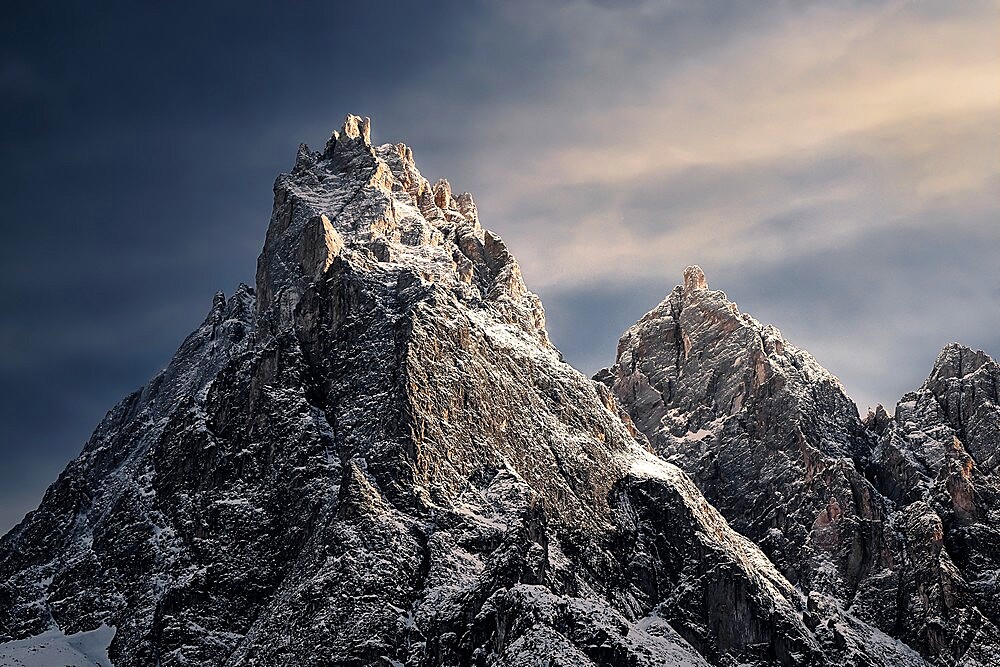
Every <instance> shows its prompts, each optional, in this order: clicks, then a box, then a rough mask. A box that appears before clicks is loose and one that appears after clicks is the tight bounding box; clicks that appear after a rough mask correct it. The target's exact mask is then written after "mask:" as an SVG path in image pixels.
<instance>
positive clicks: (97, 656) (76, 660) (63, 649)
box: [0, 625, 115, 667]
mask: <svg viewBox="0 0 1000 667" xmlns="http://www.w3.org/2000/svg"><path fill="white" fill-rule="evenodd" d="M114 637H115V628H114V627H109V626H107V625H102V626H101V627H99V628H97V629H96V630H90V631H88V632H78V633H76V634H73V635H67V634H64V633H63V631H62V630H59V629H58V628H55V629H52V630H48V631H46V632H43V633H42V634H40V635H37V636H35V637H29V638H28V639H20V640H17V641H13V642H7V643H6V644H0V667H53V666H54V665H58V666H59V667H112V665H111V660H110V659H109V658H108V647H109V646H110V645H111V640H112V639H114Z"/></svg>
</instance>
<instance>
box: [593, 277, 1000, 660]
mask: <svg viewBox="0 0 1000 667" xmlns="http://www.w3.org/2000/svg"><path fill="white" fill-rule="evenodd" d="M998 377H1000V373H998V367H997V364H996V363H995V362H993V361H992V360H990V359H989V358H988V357H987V356H986V355H985V354H984V353H982V352H972V351H971V350H968V349H967V348H963V347H961V346H958V345H951V346H948V347H947V348H945V350H944V352H942V353H941V356H940V357H939V358H938V361H937V364H936V365H935V368H934V371H933V372H932V373H931V376H930V378H929V379H928V380H927V382H926V383H925V385H924V386H923V387H922V388H921V389H920V390H918V391H917V392H915V393H913V394H908V395H907V396H905V397H904V398H903V401H902V402H901V403H900V404H899V405H898V406H897V409H896V415H895V417H894V418H891V417H889V416H888V415H887V414H886V413H885V410H884V409H883V408H881V407H879V408H878V410H877V411H876V412H874V413H872V414H871V415H869V416H868V417H867V418H866V419H865V420H864V421H862V420H861V418H860V417H859V415H858V412H857V408H856V406H855V405H854V403H853V402H852V401H851V400H850V398H849V397H848V396H847V394H846V392H845V391H844V388H843V387H842V385H841V384H840V382H839V381H838V380H837V378H835V377H834V376H833V375H831V374H830V373H829V372H828V371H826V370H825V369H824V368H823V367H822V366H820V365H819V364H818V363H817V362H816V360H815V359H813V357H812V356H810V355H809V354H808V353H806V352H804V351H802V350H799V349H798V348H796V347H794V346H793V345H791V344H790V343H788V342H787V341H786V340H784V338H782V336H781V334H780V332H779V331H778V330H777V329H775V328H774V327H773V326H770V325H762V324H761V323H760V322H758V321H756V320H755V319H753V318H752V317H750V316H749V315H747V314H745V313H741V312H740V311H739V309H738V308H737V307H736V305H735V304H734V303H732V302H730V301H729V300H728V299H727V297H726V295H725V294H724V293H723V292H720V291H715V290H711V289H709V286H708V282H707V280H706V278H705V275H704V273H703V272H702V271H701V269H700V268H698V267H689V268H688V269H687V270H686V271H685V274H684V285H683V286H679V287H677V288H675V289H674V290H673V292H672V293H671V294H670V295H668V296H667V298H666V299H665V300H664V301H663V302H662V303H660V304H659V305H658V306H657V307H656V308H654V309H653V310H651V311H650V312H649V313H647V314H646V315H645V316H644V317H643V318H642V319H640V320H639V322H638V323H636V324H635V325H634V326H633V327H631V328H630V329H629V330H628V331H626V332H625V333H624V335H623V336H622V338H621V340H620V342H619V346H618V353H617V360H616V363H615V365H614V366H612V367H610V368H608V369H605V370H603V371H601V372H600V373H598V375H597V379H598V380H600V381H602V382H604V383H605V384H606V385H607V386H608V387H609V388H610V389H611V390H612V392H613V393H614V395H615V397H616V399H617V401H618V402H619V404H620V405H621V406H622V407H623V408H624V409H625V410H626V411H627V412H628V413H629V416H630V417H631V419H632V420H633V423H634V424H635V426H636V428H637V429H638V430H639V431H641V432H642V433H643V434H645V435H646V436H647V437H648V438H649V440H650V442H651V443H652V445H653V448H654V450H655V451H656V453H657V454H659V455H660V456H661V457H663V458H664V459H666V460H667V461H670V462H673V463H676V464H677V465H678V466H680V467H681V468H682V469H683V470H684V471H685V472H687V473H688V474H689V475H690V476H691V478H692V479H693V480H694V481H695V483H696V484H697V486H698V488H699V489H700V490H701V491H702V493H704V495H705V497H706V498H707V499H708V501H709V502H710V503H712V505H713V506H714V507H716V508H717V509H718V510H719V511H720V512H721V513H722V514H723V516H725V518H726V519H727V521H728V522H729V523H730V525H731V526H732V527H733V528H735V529H736V530H737V531H739V532H740V533H741V534H742V535H744V536H746V537H747V538H749V539H750V540H752V541H753V542H754V543H755V544H757V545H758V546H760V548H761V549H762V550H763V551H764V553H765V554H767V556H768V558H769V559H770V560H771V561H772V562H773V563H774V564H775V565H776V566H777V567H778V569H779V570H780V571H781V572H782V574H783V575H784V576H785V577H786V578H787V579H788V580H789V581H790V582H792V583H793V584H795V585H796V586H797V588H798V589H799V590H801V591H802V593H803V594H804V595H806V596H807V599H808V603H807V606H808V610H809V612H810V613H814V614H816V613H818V614H820V615H829V614H832V615H833V616H834V617H836V616H837V615H838V614H839V613H841V610H843V611H844V612H846V613H849V614H851V615H853V616H855V617H857V618H858V619H860V620H863V621H865V622H866V623H869V624H870V625H872V626H874V627H877V628H879V629H880V630H881V631H883V632H885V633H886V634H887V635H889V636H892V637H894V638H897V639H899V640H902V641H904V642H905V643H907V644H908V645H909V646H911V647H912V648H914V649H916V650H918V651H920V653H922V654H923V656H924V657H925V658H926V659H927V660H928V661H929V662H931V663H933V664H941V665H958V664H961V665H983V666H985V665H996V664H1000V633H998V630H997V626H998V625H1000V617H998V615H997V609H998V607H997V602H996V600H997V599H998V598H997V592H998V591H997V581H996V576H997V573H998V572H1000V569H998V559H1000V541H998V539H997V536H998V534H997V532H996V528H997V519H998V518H1000V515H998V514H997V511H998V510H1000V504H998V502H997V500H998V496H997V495H996V494H997V487H996V478H995V477H994V475H993V472H994V469H995V467H996V465H997V463H998V461H997V456H996V455H997V446H998V443H1000V438H998V432H1000V431H998V425H1000V411H998V407H997V406H998V403H1000V401H998V398H997V396H998V394H997V387H998V386H1000V384H998ZM963 443H966V444H963ZM816 622H817V620H816V619H815V618H813V619H811V621H810V623H811V624H815V623H816Z"/></svg>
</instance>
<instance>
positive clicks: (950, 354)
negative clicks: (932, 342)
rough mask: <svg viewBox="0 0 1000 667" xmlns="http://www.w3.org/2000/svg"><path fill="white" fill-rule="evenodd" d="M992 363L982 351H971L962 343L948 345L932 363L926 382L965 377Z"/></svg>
mask: <svg viewBox="0 0 1000 667" xmlns="http://www.w3.org/2000/svg"><path fill="white" fill-rule="evenodd" d="M992 362H993V360H992V359H991V358H990V356H989V355H988V354H986V353H985V352H983V351H982V350H973V349H972V348H971V347H969V346H967V345H963V344H962V343H948V344H947V345H945V346H944V348H943V349H942V350H941V353H940V354H939V355H938V356H937V359H936V360H935V361H934V369H933V370H932V371H931V375H930V378H928V381H930V380H935V379H945V378H961V377H965V376H966V375H969V374H971V373H975V372H976V371H978V370H979V369H980V368H982V367H983V366H985V365H987V364H989V363H992Z"/></svg>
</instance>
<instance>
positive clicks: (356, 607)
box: [0, 116, 923, 667]
mask: <svg viewBox="0 0 1000 667" xmlns="http://www.w3.org/2000/svg"><path fill="white" fill-rule="evenodd" d="M274 191H275V198H274V208H273V212H272V217H271V223H270V226H269V228H268V232H267V237H266V240H265V243H264V248H263V251H262V253H261V255H260V259H259V261H258V270H257V280H256V287H255V289H250V288H248V287H241V288H240V290H238V291H237V293H236V294H235V295H234V296H232V297H230V298H229V299H225V298H223V297H222V296H221V295H220V296H218V297H217V298H216V299H215V301H214V302H213V307H212V310H211V312H210V314H209V316H208V317H207V318H206V320H205V322H204V323H203V324H202V326H201V327H200V328H199V329H198V330H197V331H195V333H193V334H192V335H191V336H190V337H189V338H188V340H187V341H185V343H184V344H183V345H182V347H181V349H180V350H179V351H178V353H177V354H176V355H175V357H174V359H173V360H172V361H171V363H170V364H169V365H168V367H167V368H166V369H165V370H164V371H163V372H162V373H160V374H159V375H158V376H157V377H156V378H154V379H153V380H152V381H151V382H150V383H149V384H148V385H147V386H146V387H144V388H142V389H140V390H139V391H137V392H136V393H135V394H133V395H131V396H129V397H128V398H126V399H125V400H124V401H123V402H122V403H120V404H119V405H118V406H117V407H115V408H114V409H113V410H112V411H111V412H109V413H108V415H107V417H106V418H105V419H104V421H103V422H102V423H101V424H100V425H99V426H98V428H97V430H96V431H95V433H94V435H93V436H92V438H91V440H90V441H89V442H88V443H87V445H86V447H85V448H84V451H83V453H82V454H81V455H80V456H79V457H78V458H77V459H76V460H74V461H73V462H72V463H70V465H69V466H68V467H67V469H66V470H65V471H64V472H63V473H62V474H61V475H60V477H59V479H58V480H57V481H56V482H55V484H53V486H52V487H51V488H50V489H49V490H48V492H47V493H46V495H45V497H44V499H43V500H42V503H41V505H40V507H39V508H38V510H36V511H35V512H33V513H31V514H30V515H28V516H27V517H26V518H25V520H24V521H22V522H21V523H20V524H19V525H18V526H17V527H15V528H14V529H13V530H12V531H11V532H10V533H8V534H7V535H6V536H4V537H3V538H2V539H0V641H3V640H8V639H21V638H25V637H30V636H34V635H38V634H40V633H41V632H43V631H44V630H46V629H49V628H51V627H54V626H56V625H58V627H60V628H61V629H62V630H64V631H65V632H67V633H72V632H76V631H81V630H89V629H93V628H96V627H98V626H100V625H101V624H102V623H106V624H108V625H112V626H114V627H115V628H116V629H117V630H116V634H115V637H114V640H113V642H112V645H111V647H110V656H111V658H112V660H113V661H114V664H115V665H117V666H119V667H133V666H136V667H138V666H140V665H141V666H147V665H161V666H163V667H167V666H180V665H226V666H232V667H235V666H237V665H288V664H295V665H394V664H405V665H427V666H430V665H463V666H464V665H523V664H550V665H591V664H592V665H613V666H625V665H629V666H630V667H631V666H644V665H704V664H711V665H725V666H735V665H760V666H763V665H774V664H782V665H840V664H870V665H920V664H923V661H922V660H921V659H920V657H919V656H918V655H917V654H915V653H914V652H913V651H911V650H909V649H908V648H906V647H905V646H903V645H902V644H899V643H897V642H893V641H891V640H890V639H889V638H888V637H887V636H885V635H884V634H883V633H882V632H880V631H879V630H878V629H876V628H874V627H872V626H871V625H870V624H867V623H865V622H864V621H863V620H861V619H859V618H857V617H855V616H854V615H853V614H852V613H850V612H849V611H840V610H837V609H831V608H829V604H828V601H827V600H826V599H825V598H824V599H822V600H818V601H817V603H816V605H814V606H815V610H807V609H806V607H807V601H806V598H805V596H804V595H803V594H802V592H801V591H800V590H799V589H797V588H796V587H795V586H794V585H793V584H792V583H790V582H789V581H788V579H786V577H784V576H783V575H782V574H781V572H780V571H779V569H777V568H776V567H775V566H774V565H772V563H771V562H770V561H769V560H768V559H767V558H766V557H765V555H764V554H763V553H762V552H761V550H760V549H758V548H757V547H756V546H755V545H754V544H753V543H752V542H751V541H750V540H748V539H746V538H745V537H743V536H741V535H740V534H739V533H737V532H736V531H734V530H733V529H732V528H731V527H730V525H729V524H728V523H727V521H726V520H725V518H723V516H722V515H721V514H720V513H719V512H718V511H717V510H716V509H715V508H714V507H712V505H711V504H710V503H709V502H708V501H707V500H706V498H705V496H704V495H703V494H702V493H701V492H700V491H699V490H698V488H696V486H695V484H694V483H693V482H692V481H691V479H690V478H689V477H688V476H687V475H686V474H685V473H684V472H682V471H681V470H680V469H679V468H678V467H676V466H675V465H673V464H672V463H669V462H667V461H665V460H663V459H662V458H660V457H658V456H656V455H655V454H654V453H652V452H651V451H650V444H649V441H647V439H646V438H645V437H644V436H643V435H642V434H640V433H639V431H638V430H636V428H635V425H633V424H632V422H631V420H630V418H629V416H628V415H627V414H626V413H625V412H624V411H623V410H622V409H621V408H619V406H618V404H617V403H616V400H615V398H614V396H613V395H612V392H611V391H609V390H608V388H607V387H606V386H604V385H602V384H598V383H595V382H593V381H591V380H589V379H587V378H586V377H584V376H583V375H581V374H580V373H579V372H577V371H576V370H574V369H573V368H571V367H570V366H568V365H567V364H565V363H563V362H562V360H561V356H560V355H559V353H558V351H557V350H556V349H555V348H554V347H553V346H552V345H551V343H550V342H549V339H548V336H547V334H546V332H545V328H544V311H543V309H542V306H541V303H540V301H539V300H538V298H537V297H536V296H535V295H534V294H532V293H531V292H529V291H528V290H527V288H526V287H525V285H524V282H523V280H522V278H521V273H520V269H519V268H518V266H517V262H516V261H515V260H514V258H513V257H512V256H511V254H510V252H509V250H508V249H507V247H506V245H505V244H504V242H503V241H502V240H501V239H500V238H499V237H498V236H496V235H494V234H492V233H490V232H488V231H486V230H484V229H483V228H482V227H481V226H480V223H479V219H478V212H477V210H476V207H475V204H474V203H473V201H472V198H471V196H469V195H467V194H462V195H458V196H455V195H454V194H452V193H451V191H450V186H448V185H447V183H446V182H440V183H439V184H438V185H437V186H435V187H433V188H432V187H431V186H430V184H429V183H428V182H427V180H426V179H424V178H423V177H422V176H421V175H420V172H419V171H418V170H417V168H416V166H415V164H414V162H413V156H412V151H410V149H408V148H407V147H405V146H403V145H402V144H396V145H393V144H385V145H381V146H375V145H372V144H371V139H370V123H369V122H368V120H367V119H361V118H358V117H355V116H349V117H348V118H347V120H346V121H345V123H344V126H343V128H342V129H341V131H340V132H335V133H334V134H333V135H332V137H331V139H330V141H329V142H328V143H327V145H326V146H325V148H324V150H323V151H321V152H312V151H310V150H309V149H308V148H307V147H304V146H303V147H300V149H299V151H298V154H297V157H296V160H295V164H294V167H293V169H292V171H291V172H290V173H288V174H283V175H281V176H279V177H278V179H277V181H276V182H275V187H274ZM691 284H692V286H693V288H692V290H689V292H691V294H697V295H699V296H697V297H696V296H692V295H691V294H687V295H680V294H679V296H678V298H682V299H695V298H698V299H701V298H703V297H705V296H707V297H710V298H714V297H711V295H712V294H714V293H711V292H708V291H706V290H703V289H701V282H700V281H699V279H698V278H697V276H693V277H692V281H691ZM726 308H728V307H726ZM727 312H728V311H727ZM709 324H710V323H709V322H707V321H705V322H703V323H702V324H701V325H699V326H701V327H702V328H703V329H704V331H703V333H701V334H699V338H698V344H700V341H701V339H702V338H705V339H706V340H707V339H710V338H712V336H713V334H711V332H709V331H708V329H709ZM720 326H721V327H722V328H723V329H725V328H726V327H728V326H731V324H726V322H722V323H721V325H720ZM716 335H722V334H716ZM678 340H680V339H678ZM758 340H759V344H760V345H761V346H770V347H761V348H760V349H761V351H760V353H759V355H758V356H759V361H760V363H761V364H764V366H763V368H764V370H763V371H761V374H758V373H757V372H756V371H755V370H754V371H753V372H751V374H750V375H749V376H745V377H744V375H740V374H739V373H737V375H739V378H737V379H736V380H732V379H727V378H725V377H722V376H721V375H720V376H719V378H717V380H715V381H713V382H709V383H708V384H706V385H704V386H702V385H699V386H698V388H697V390H698V391H700V392H701V395H702V396H712V397H715V398H713V401H714V402H713V403H712V404H711V406H710V407H708V408H705V409H703V410H701V411H700V412H698V414H697V416H695V417H693V419H694V420H695V422H697V423H698V424H700V425H699V426H698V428H701V426H706V425H708V424H709V422H710V421H711V420H712V419H715V417H713V416H712V415H713V414H714V412H713V410H716V409H717V408H718V406H727V407H726V408H725V409H726V410H730V411H731V410H734V409H737V410H738V408H735V407H734V406H736V405H737V403H738V402H742V403H743V404H745V403H746V401H748V400H757V399H756V398H754V397H753V396H751V394H754V392H756V391H757V390H758V389H759V388H760V385H761V384H764V385H767V386H773V387H774V388H775V390H777V388H778V383H779V382H780V378H779V375H780V373H792V372H793V371H792V368H794V364H793V360H787V364H792V365H791V366H787V364H783V363H779V361H778V360H777V359H775V360H774V361H771V360H770V358H769V357H767V356H766V354H771V352H767V350H772V351H773V349H774V346H775V345H777V344H778V339H777V338H775V337H774V336H771V337H770V338H767V339H758ZM680 344H681V345H687V344H686V343H683V342H682V343H680ZM691 344H692V345H694V344H695V341H693V340H692V343H691ZM678 349H681V348H676V349H674V352H675V353H676V350H678ZM693 349H694V348H693V347H692V348H690V349H689V352H690V350H693ZM678 354H679V353H678ZM796 358H797V357H796ZM674 362H675V363H676V362H677V358H675V359H674ZM700 363H701V364H702V365H703V366H704V367H706V368H707V365H708V363H709V360H708V359H707V358H705V359H703V360H702V361H701V362H700ZM754 363H756V361H755V362H754ZM768 364H770V365H771V366H773V367H774V368H775V369H778V370H773V369H772V370H768V369H769V368H770V366H768ZM786 366H787V367H786ZM779 371H780V373H779ZM796 372H803V373H810V374H815V375H817V377H820V376H821V373H820V371H819V370H817V369H816V368H813V367H812V366H810V367H808V368H807V369H805V370H803V369H796ZM758 376H759V378H760V380H759V381H755V380H754V378H757V377H758ZM664 378H665V379H666V376H664ZM746 382H750V384H749V385H748V384H746ZM754 382H757V384H754ZM769 383H770V384H769ZM636 389H637V391H638V390H640V389H641V391H643V392H646V393H645V394H643V395H644V396H647V397H649V399H650V401H651V404H655V402H656V401H655V398H656V393H655V392H657V391H658V390H657V389H656V387H655V386H654V385H650V387H648V388H647V387H645V385H643V386H640V385H639V384H638V383H637V384H636ZM835 389H836V387H833V386H832V385H831V387H830V388H829V389H828V393H829V396H826V395H824V399H823V400H828V401H829V402H830V403H829V405H830V406H833V407H834V408H837V409H845V410H846V409H847V407H848V405H847V404H846V403H845V404H841V403H839V402H838V400H839V399H838V398H837V396H838V394H836V391H835ZM741 392H742V394H741ZM741 395H742V396H743V397H742V398H737V396H741ZM754 396H755V394H754ZM691 397H692V401H693V400H694V399H693V397H694V394H691ZM831 397H832V398H831ZM824 405H827V404H826V403H824ZM690 407H691V408H692V409H695V410H696V411H697V406H696V405H694V403H691V404H690ZM803 410H805V406H804V407H803ZM761 414H762V418H763V415H764V414H765V413H761ZM647 418H648V415H647ZM815 419H816V420H817V422H818V423H821V424H827V423H828V422H831V423H832V421H833V420H832V418H831V417H828V416H824V415H820V416H816V417H815ZM699 420H700V421H699ZM695 422H692V424H694V423H695ZM636 424H637V425H639V426H645V425H646V421H643V422H642V423H641V424H640V423H639V422H637V423H636ZM830 428H831V429H832V428H833V427H830ZM831 432H837V433H839V431H835V430H831ZM861 433H867V431H863V430H862V431H861ZM847 435H850V436H852V437H853V435H854V434H853V432H848V433H847ZM845 437H846V436H845ZM859 438H860V439H859V440H857V441H855V440H853V439H846V440H844V441H843V442H838V447H840V449H837V450H836V451H838V452H842V453H843V456H844V457H846V456H849V453H850V452H853V451H854V449H859V450H865V448H866V447H870V445H871V442H870V441H869V440H866V439H864V438H861V436H859ZM823 464H824V465H826V462H825V459H824V460H823ZM831 465H833V464H831ZM817 470H818V469H817ZM816 474H817V475H820V476H821V473H819V472H817V473H816ZM837 475H839V476H837ZM837 475H832V476H831V479H837V480H840V479H842V478H843V479H845V480H848V481H844V482H842V483H843V484H848V483H849V479H848V478H849V475H848V474H847V473H837ZM833 483H834V482H829V484H833ZM837 483H841V482H839V481H838V482H837ZM824 500H825V499H824ZM847 502H848V499H847V497H846V496H844V500H843V501H842V505H843V504H847ZM858 502H859V504H862V505H863V504H864V502H863V501H858ZM849 511H851V512H854V513H855V514H857V513H858V512H859V511H861V510H855V509H854V508H853V506H849ZM865 511H867V510H865ZM872 511H873V512H874V510H872ZM829 512H830V513H833V512H834V510H832V509H830V510H829ZM841 513H843V510H841ZM831 516H832V514H831ZM852 516H853V515H852ZM831 521H834V522H835V520H834V519H831ZM789 525H791V522H790V523H789ZM842 530H843V531H844V532H847V531H846V528H845V529H842ZM846 539H847V538H841V541H842V542H843V541H845V540H846ZM845 543H846V542H845ZM786 569H787V568H786ZM836 581H840V579H836ZM824 605H825V606H824ZM819 618H822V619H823V623H821V624H820V623H817V622H816V620H817V619H819Z"/></svg>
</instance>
